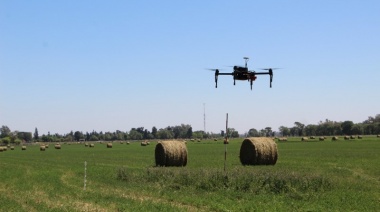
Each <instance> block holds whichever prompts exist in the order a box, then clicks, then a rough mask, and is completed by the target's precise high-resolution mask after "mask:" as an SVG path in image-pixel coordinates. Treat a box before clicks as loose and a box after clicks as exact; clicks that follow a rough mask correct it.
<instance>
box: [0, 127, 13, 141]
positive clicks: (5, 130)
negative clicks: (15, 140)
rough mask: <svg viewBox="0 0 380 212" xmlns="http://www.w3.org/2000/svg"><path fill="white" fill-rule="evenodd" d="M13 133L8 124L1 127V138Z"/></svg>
mask: <svg viewBox="0 0 380 212" xmlns="http://www.w3.org/2000/svg"><path fill="white" fill-rule="evenodd" d="M10 135H11V130H10V129H9V127H8V126H5V125H3V126H2V127H1V128H0V138H5V137H8V136H10Z"/></svg>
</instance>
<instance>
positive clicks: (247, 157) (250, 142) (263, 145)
mask: <svg viewBox="0 0 380 212" xmlns="http://www.w3.org/2000/svg"><path fill="white" fill-rule="evenodd" d="M277 158H278V154H277V144H276V142H274V141H273V140H272V139H270V138H265V137H261V138H256V137H254V138H246V139H244V141H243V143H242V144H241V147H240V162H241V164H243V165H275V164H276V162H277Z"/></svg>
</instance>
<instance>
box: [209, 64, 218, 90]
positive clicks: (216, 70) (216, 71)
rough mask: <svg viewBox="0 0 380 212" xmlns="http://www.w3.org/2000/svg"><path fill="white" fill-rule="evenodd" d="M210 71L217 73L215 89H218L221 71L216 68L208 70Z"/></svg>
mask: <svg viewBox="0 0 380 212" xmlns="http://www.w3.org/2000/svg"><path fill="white" fill-rule="evenodd" d="M207 70H209V71H215V88H217V87H218V75H219V69H217V68H216V69H215V68H208V69H207Z"/></svg>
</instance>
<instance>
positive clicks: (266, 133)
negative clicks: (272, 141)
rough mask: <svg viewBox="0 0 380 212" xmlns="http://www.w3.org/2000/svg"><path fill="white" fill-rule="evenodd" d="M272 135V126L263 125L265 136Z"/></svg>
mask: <svg viewBox="0 0 380 212" xmlns="http://www.w3.org/2000/svg"><path fill="white" fill-rule="evenodd" d="M271 135H272V127H265V136H266V137H269V136H271Z"/></svg>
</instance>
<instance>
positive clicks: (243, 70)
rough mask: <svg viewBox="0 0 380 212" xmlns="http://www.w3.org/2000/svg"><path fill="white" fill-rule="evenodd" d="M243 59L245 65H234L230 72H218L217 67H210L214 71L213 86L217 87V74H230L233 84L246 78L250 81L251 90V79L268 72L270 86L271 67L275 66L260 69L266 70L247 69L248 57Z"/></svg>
mask: <svg viewBox="0 0 380 212" xmlns="http://www.w3.org/2000/svg"><path fill="white" fill-rule="evenodd" d="M244 60H245V67H242V66H234V67H233V70H234V71H233V72H232V73H220V72H219V69H211V70H213V71H215V88H217V87H218V76H219V75H231V76H233V79H234V85H235V81H236V80H247V81H249V82H250V85H251V90H252V84H253V81H255V80H256V79H257V75H266V74H268V75H269V77H270V81H269V86H270V87H272V80H273V69H275V68H265V69H262V70H266V71H268V72H255V71H250V70H248V66H247V62H248V60H249V58H248V57H244Z"/></svg>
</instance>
